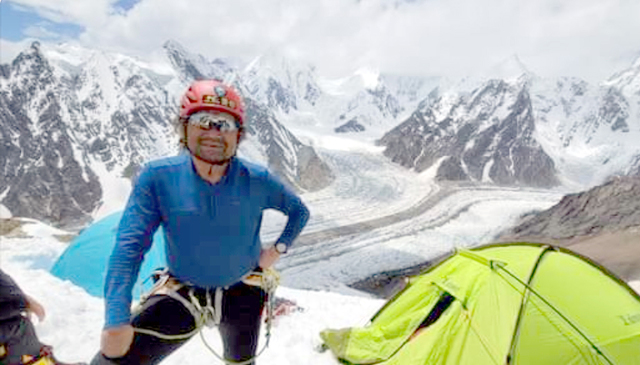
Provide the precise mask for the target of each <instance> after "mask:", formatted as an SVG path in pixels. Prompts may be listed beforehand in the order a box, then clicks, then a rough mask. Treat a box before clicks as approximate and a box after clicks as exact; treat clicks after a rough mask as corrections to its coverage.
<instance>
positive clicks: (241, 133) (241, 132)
mask: <svg viewBox="0 0 640 365" xmlns="http://www.w3.org/2000/svg"><path fill="white" fill-rule="evenodd" d="M243 139H244V128H240V129H239V130H238V143H240V141H242V140H243Z"/></svg>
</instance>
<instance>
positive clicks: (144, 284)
mask: <svg viewBox="0 0 640 365" xmlns="http://www.w3.org/2000/svg"><path fill="white" fill-rule="evenodd" d="M121 217H122V212H117V213H113V214H111V215H109V216H107V217H104V218H102V219H100V220H98V221H96V222H94V223H92V224H91V225H90V226H88V227H87V228H85V229H84V230H83V231H82V232H80V234H79V235H78V237H76V238H75V239H74V240H73V241H72V242H71V244H70V245H69V247H67V249H66V250H65V251H64V252H63V253H62V255H61V256H60V258H58V261H56V263H55V264H54V265H53V268H52V269H51V273H52V274H53V275H55V276H57V277H59V278H61V279H65V280H70V281H71V282H72V283H74V284H76V285H78V286H80V287H82V288H84V289H85V290H86V291H87V292H88V293H89V294H91V295H93V296H96V297H103V296H104V279H105V276H106V269H107V263H108V262H109V256H111V251H113V247H114V245H115V241H116V232H117V230H118V224H119V223H120V218H121ZM164 246H165V243H164V234H163V232H162V228H160V229H158V232H156V234H155V236H154V237H153V245H152V246H151V249H150V250H149V252H147V254H146V255H145V257H144V261H143V262H142V267H141V268H140V274H139V275H138V282H137V283H136V285H135V287H134V291H133V298H134V299H135V298H137V297H139V295H140V289H141V288H143V290H147V289H149V288H150V287H151V285H152V284H153V283H152V280H150V279H149V276H150V275H151V273H152V272H153V271H154V270H155V269H157V268H159V267H165V266H166V255H165V247H164Z"/></svg>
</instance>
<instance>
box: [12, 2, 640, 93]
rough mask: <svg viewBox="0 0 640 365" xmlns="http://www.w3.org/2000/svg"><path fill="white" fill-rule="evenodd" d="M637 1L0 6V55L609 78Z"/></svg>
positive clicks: (638, 37) (632, 40)
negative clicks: (60, 51) (88, 51)
mask: <svg viewBox="0 0 640 365" xmlns="http://www.w3.org/2000/svg"><path fill="white" fill-rule="evenodd" d="M638 16H640V2H638V1H636V0H610V1H601V0H532V1H526V2H525V1H512V0H317V1H313V2H310V1H298V0H236V1H225V2H221V1H220V2H219V1H216V2H211V1H208V0H194V1H189V2H182V1H173V0H120V1H116V0H92V1H74V0H58V1H49V0H3V1H2V2H0V20H1V22H0V58H1V60H2V62H10V60H11V59H12V57H14V56H15V55H16V54H17V52H18V51H19V50H20V49H22V48H24V47H25V44H26V43H28V42H29V41H31V40H33V39H39V40H41V41H46V42H71V43H74V42H77V43H79V44H81V45H84V46H89V47H92V48H99V49H104V50H109V51H116V52H121V53H125V54H129V55H132V56H136V57H140V58H145V57H151V55H157V54H159V53H160V52H161V46H162V44H163V43H164V42H165V41H167V40H169V39H173V40H176V41H178V42H180V43H181V44H182V45H184V46H185V47H186V48H187V49H189V50H190V51H192V52H195V53H200V54H203V55H205V56H207V57H233V58H241V59H246V60H250V59H253V58H255V57H257V56H259V55H264V54H271V53H273V54H277V55H284V56H285V57H288V58H291V59H293V60H297V61H301V62H305V63H311V64H313V65H314V66H316V67H317V70H318V72H319V73H320V74H321V75H324V76H326V77H336V78H337V77H343V76H345V75H349V74H351V73H353V72H354V71H355V70H357V69H360V68H363V67H367V68H370V69H375V70H378V71H380V72H388V73H395V74H410V75H429V76H431V75H437V76H448V77H455V78H459V77H464V76H470V75H471V76H472V75H477V74H482V73H484V72H486V70H490V69H492V68H493V67H495V66H496V65H499V64H500V63H502V62H504V60H507V59H510V58H512V57H513V56H514V55H515V56H517V57H518V59H519V60H520V61H522V63H523V64H524V65H525V66H526V67H527V68H528V69H529V70H530V71H532V72H534V73H536V74H538V75H540V76H542V77H556V76H576V77H580V78H583V79H585V80H587V81H590V82H600V81H603V80H606V79H607V78H609V77H610V76H611V75H613V74H614V73H615V72H618V71H621V70H623V69H625V68H627V67H629V66H630V65H631V64H632V62H633V61H634V60H635V59H636V58H637V57H638V56H640V22H638V21H637V19H638Z"/></svg>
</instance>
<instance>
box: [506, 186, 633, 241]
mask: <svg viewBox="0 0 640 365" xmlns="http://www.w3.org/2000/svg"><path fill="white" fill-rule="evenodd" d="M635 226H640V177H637V176H636V177H633V176H625V177H616V178H612V179H611V180H609V181H608V182H606V183H605V184H603V185H600V186H597V187H595V188H593V189H590V190H588V191H585V192H582V193H578V194H571V195H566V196H565V197H564V198H562V200H561V201H560V202H559V203H558V204H556V205H555V206H553V207H551V208H550V209H548V210H545V211H543V212H538V213H537V214H531V215H530V216H529V217H526V218H525V219H523V221H522V222H521V223H520V224H518V225H517V226H516V227H514V228H513V229H511V230H510V231H509V232H508V233H506V235H507V236H509V237H515V238H516V239H517V238H518V237H550V238H553V239H567V238H573V237H578V236H585V235H594V234H598V233H601V232H606V231H609V232H615V231H619V230H624V229H626V228H630V227H635Z"/></svg>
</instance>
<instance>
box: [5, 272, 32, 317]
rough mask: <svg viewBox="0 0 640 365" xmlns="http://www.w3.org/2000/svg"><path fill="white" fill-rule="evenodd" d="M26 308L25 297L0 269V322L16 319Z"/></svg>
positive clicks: (9, 277)
mask: <svg viewBox="0 0 640 365" xmlns="http://www.w3.org/2000/svg"><path fill="white" fill-rule="evenodd" d="M26 308H27V296H26V295H25V294H24V292H23V291H22V290H21V289H20V287H19V286H18V284H16V282H15V281H13V279H12V278H11V276H9V275H8V274H6V273H5V272H4V271H2V270H1V269H0V320H4V319H9V318H13V317H17V316H19V315H20V313H21V312H22V311H24V310H25V309H26Z"/></svg>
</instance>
